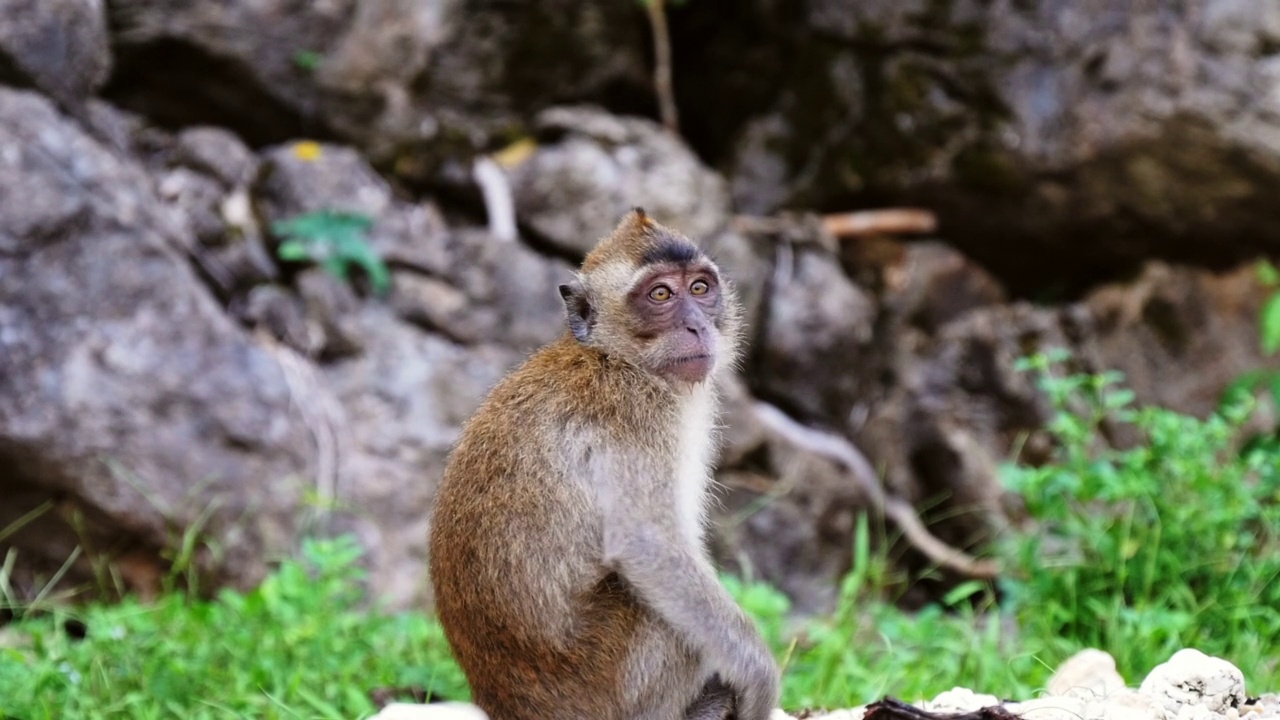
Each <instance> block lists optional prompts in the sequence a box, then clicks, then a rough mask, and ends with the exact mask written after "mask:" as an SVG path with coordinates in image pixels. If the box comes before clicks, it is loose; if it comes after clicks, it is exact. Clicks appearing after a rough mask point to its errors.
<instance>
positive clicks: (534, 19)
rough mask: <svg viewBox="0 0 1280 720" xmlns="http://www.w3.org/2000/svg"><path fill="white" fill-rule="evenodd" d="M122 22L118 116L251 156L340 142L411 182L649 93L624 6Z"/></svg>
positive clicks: (131, 16)
mask: <svg viewBox="0 0 1280 720" xmlns="http://www.w3.org/2000/svg"><path fill="white" fill-rule="evenodd" d="M110 17H111V22H112V26H113V28H114V33H113V40H114V46H115V51H116V56H117V61H118V62H117V67H116V70H115V72H114V73H113V75H112V80H111V83H110V85H109V86H108V88H107V90H106V92H107V94H108V96H109V97H111V98H113V99H114V100H116V101H117V102H119V103H120V104H122V105H124V106H126V107H129V108H131V109H135V110H137V111H139V112H141V113H143V114H145V115H147V116H148V117H150V118H152V119H153V120H154V121H156V122H158V123H160V124H163V125H168V126H187V125H194V124H215V125H222V126H226V127H230V128H233V129H235V130H236V131H237V132H238V133H239V134H241V135H242V136H243V137H244V138H245V139H247V140H248V141H249V142H250V143H251V144H253V145H264V144H268V143H275V142H282V141H285V140H287V139H289V138H293V137H298V136H304V135H311V136H318V137H322V138H329V137H336V138H341V139H344V140H347V141H351V142H354V143H356V144H357V145H360V146H361V147H363V148H365V149H366V150H369V151H371V152H372V153H373V154H374V155H375V156H376V158H377V159H379V160H383V161H387V162H389V163H392V164H393V165H395V164H396V163H400V167H401V169H404V170H406V171H408V172H409V173H410V174H422V173H425V174H427V175H430V174H431V172H432V169H433V168H434V166H435V163H436V161H438V160H439V159H440V157H439V155H438V154H436V153H433V154H429V155H424V154H423V153H422V148H423V147H432V148H434V149H435V150H436V151H437V153H438V152H440V151H442V150H444V149H449V150H453V151H459V155H458V156H459V157H465V156H466V155H468V154H469V153H471V152H474V150H475V149H476V148H479V147H484V146H485V145H487V144H488V143H490V142H491V141H492V139H493V137H494V135H495V133H498V132H500V131H505V130H507V129H509V128H511V127H513V126H518V125H519V124H520V123H522V122H524V121H527V120H528V119H529V118H530V117H532V115H533V113H535V112H536V111H538V110H540V109H541V108H543V107H545V106H547V105H549V104H550V103H552V102H554V101H556V100H557V99H564V98H572V99H602V98H606V97H610V96H612V95H616V94H617V93H618V92H619V91H620V90H621V91H624V92H625V90H626V89H634V88H640V89H641V90H642V92H643V89H644V88H645V87H646V85H645V83H646V81H647V80H646V78H647V76H646V75H645V72H644V69H643V66H642V65H641V63H640V61H639V58H640V57H641V49H642V48H643V47H644V38H643V31H644V13H643V9H642V8H639V7H637V6H633V5H629V4H625V3H623V4H603V5H602V4H599V3H583V2H577V1H574V0H556V1H555V2H540V3H500V4H493V3H484V2H475V1H474V0H448V1H446V2H432V3H419V2H409V1H407V0H369V1H368V2H359V3H357V2H353V0H325V1H323V2H316V3H310V4H308V5H306V6H305V8H302V7H299V6H298V5H297V4H296V3H292V2H287V1H286V0H267V1H266V2H261V1H256V2H246V1H245V0H233V1H232V2H218V3H189V2H177V1H175V0H120V1H119V2H112V3H110ZM423 164H425V166H426V167H427V169H426V170H423V169H422V168H421V167H420V166H421V165H423Z"/></svg>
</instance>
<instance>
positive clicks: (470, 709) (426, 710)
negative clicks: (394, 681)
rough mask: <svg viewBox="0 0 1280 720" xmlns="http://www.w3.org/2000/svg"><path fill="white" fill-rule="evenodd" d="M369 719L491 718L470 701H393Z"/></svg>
mask: <svg viewBox="0 0 1280 720" xmlns="http://www.w3.org/2000/svg"><path fill="white" fill-rule="evenodd" d="M369 720H489V716H488V715H486V714H485V713H484V711H483V710H481V709H480V708H478V707H476V706H475V705H471V704H469V703H431V704H429V705H415V704H411V703H391V704H389V705H387V706H386V707H384V708H382V711H381V712H379V713H378V714H377V715H374V716H373V717H371V718H369Z"/></svg>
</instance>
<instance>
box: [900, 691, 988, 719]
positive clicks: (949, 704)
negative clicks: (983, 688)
mask: <svg viewBox="0 0 1280 720" xmlns="http://www.w3.org/2000/svg"><path fill="white" fill-rule="evenodd" d="M999 704H1000V698H997V697H996V696H995V695H983V694H981V693H976V692H974V691H972V690H970V689H968V688H962V687H957V688H951V689H950V690H944V691H942V692H940V693H938V696H937V697H935V698H934V699H933V700H926V701H925V702H922V703H919V704H918V707H920V708H921V709H923V710H928V711H929V712H935V713H946V712H973V711H974V710H977V709H979V708H984V707H989V706H991V705H999Z"/></svg>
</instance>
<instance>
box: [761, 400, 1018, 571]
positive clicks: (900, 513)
mask: <svg viewBox="0 0 1280 720" xmlns="http://www.w3.org/2000/svg"><path fill="white" fill-rule="evenodd" d="M755 412H756V417H758V418H760V421H761V422H762V423H764V424H765V426H766V427H768V428H769V429H770V430H773V431H774V432H776V433H777V434H779V435H781V436H782V437H783V438H784V439H786V440H787V441H789V442H791V443H793V444H795V445H796V446H797V447H799V448H801V449H803V450H807V451H808V452H811V453H813V454H815V455H821V456H822V457H825V458H827V459H828V460H832V461H834V462H837V463H839V464H841V465H843V466H845V467H846V468H848V470H849V472H850V473H852V474H853V478H854V480H855V481H856V482H857V483H858V487H860V488H861V489H862V491H863V492H864V493H865V494H866V496H867V498H868V499H869V500H870V501H871V504H872V505H873V506H874V507H875V510H876V512H878V513H880V514H881V515H883V516H885V517H887V518H889V519H890V520H892V521H893V522H894V524H896V525H897V526H898V529H900V530H902V535H903V537H905V538H906V539H907V542H908V543H910V544H911V546H912V547H914V548H915V549H917V550H919V551H920V552H921V553H923V554H924V556H925V557H927V558H929V560H931V561H933V562H934V563H937V564H938V566H940V567H944V568H947V569H948V570H953V571H955V572H957V573H960V574H962V575H965V576H967V577H972V578H978V579H981V580H992V579H994V578H996V577H998V576H999V574H1000V567H999V565H997V564H996V563H995V562H994V561H992V560H985V559H979V558H975V557H973V556H972V555H969V554H968V553H966V552H964V551H962V550H958V549H956V548H954V547H951V546H950V545H948V544H946V543H945V542H943V541H942V540H940V539H939V538H938V537H937V536H936V535H934V534H933V533H931V532H929V528H927V527H925V524H924V523H923V522H921V520H920V517H919V516H918V515H916V512H915V509H914V508H912V507H911V504H910V503H908V502H906V501H905V500H903V499H901V498H897V497H893V496H890V495H888V494H887V493H885V491H884V488H883V487H881V485H880V480H879V478H878V477H877V475H876V472H875V469H874V468H872V467H871V463H870V462H869V461H868V460H867V458H866V456H865V455H863V454H862V451H861V450H859V449H858V448H857V447H856V446H854V444H853V443H852V442H850V441H849V440H847V439H845V438H843V437H840V436H839V435H836V434H834V433H828V432H823V431H821V430H815V429H813V428H811V427H806V426H804V425H801V424H800V423H798V422H796V421H795V420H793V419H792V418H791V417H790V416H789V415H787V414H786V413H784V412H782V411H781V410H779V409H778V408H777V407H775V406H773V405H770V404H768V403H765V402H760V401H757V402H756V403H755Z"/></svg>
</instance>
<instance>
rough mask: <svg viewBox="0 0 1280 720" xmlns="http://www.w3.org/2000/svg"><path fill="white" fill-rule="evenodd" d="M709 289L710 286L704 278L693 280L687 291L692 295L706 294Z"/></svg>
mask: <svg viewBox="0 0 1280 720" xmlns="http://www.w3.org/2000/svg"><path fill="white" fill-rule="evenodd" d="M710 289H711V286H710V285H708V284H707V281H706V280H694V281H693V284H692V285H690V286H689V292H691V293H693V294H694V295H706V294H707V291H708V290H710Z"/></svg>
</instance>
